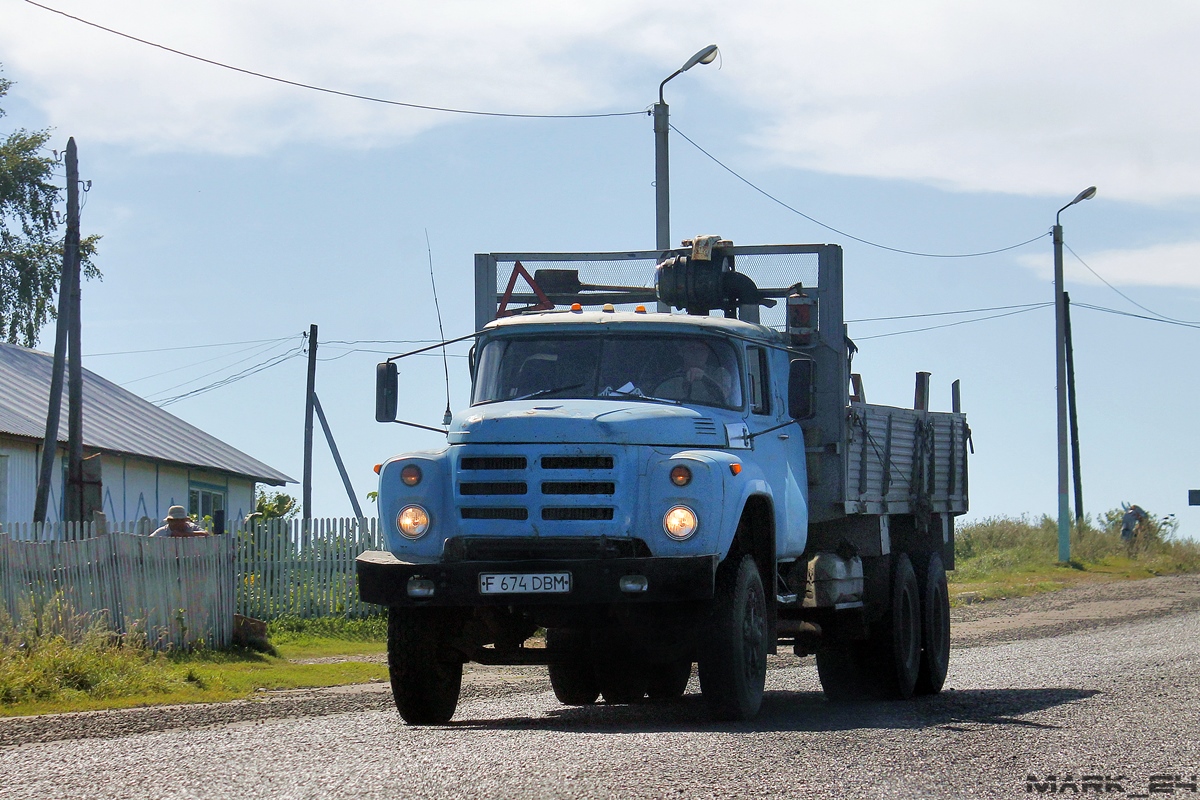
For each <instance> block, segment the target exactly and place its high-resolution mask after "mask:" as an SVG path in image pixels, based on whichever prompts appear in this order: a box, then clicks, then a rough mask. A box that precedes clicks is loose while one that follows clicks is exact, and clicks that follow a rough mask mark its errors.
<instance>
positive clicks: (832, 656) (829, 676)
mask: <svg viewBox="0 0 1200 800" xmlns="http://www.w3.org/2000/svg"><path fill="white" fill-rule="evenodd" d="M866 644H868V643H855V644H851V645H831V646H825V647H821V648H819V649H818V650H817V653H816V656H817V676H818V677H819V678H820V679H821V691H823V692H824V693H825V697H826V699H828V700H830V701H832V702H835V703H848V702H854V701H856V700H866V699H869V698H872V697H874V696H875V691H874V689H875V686H874V678H873V674H872V670H871V669H870V664H871V659H870V658H869V655H868V652H867V651H868V647H866V646H864V645H866Z"/></svg>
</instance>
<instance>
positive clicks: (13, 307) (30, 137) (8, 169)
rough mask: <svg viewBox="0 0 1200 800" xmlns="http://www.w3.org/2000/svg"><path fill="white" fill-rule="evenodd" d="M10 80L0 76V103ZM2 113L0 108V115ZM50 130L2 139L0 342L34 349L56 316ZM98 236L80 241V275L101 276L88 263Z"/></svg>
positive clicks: (58, 255) (57, 263)
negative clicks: (48, 151) (42, 333)
mask: <svg viewBox="0 0 1200 800" xmlns="http://www.w3.org/2000/svg"><path fill="white" fill-rule="evenodd" d="M11 86H12V81H9V80H6V79H5V78H2V77H0V99H2V98H3V97H4V96H5V95H6V94H7V93H8V90H9V88H10V87H11ZM3 116H4V109H3V108H0V117H3ZM49 141H50V130H49V129H45V130H40V131H27V130H25V129H24V128H19V129H17V130H15V131H13V132H11V133H9V134H8V135H7V136H6V137H4V138H3V139H0V338H2V339H4V340H5V341H8V342H12V343H14V344H21V345H24V346H26V347H33V346H34V345H35V344H36V343H37V338H38V334H39V333H40V332H41V330H42V328H43V327H44V326H45V324H46V323H47V322H48V321H49V320H51V319H53V318H55V317H56V316H57V307H56V305H55V302H54V301H55V296H56V294H57V292H58V285H59V280H60V277H61V275H62V259H63V253H62V250H63V237H62V236H60V235H59V233H58V230H59V227H60V223H59V216H58V214H57V213H56V212H57V206H58V203H59V198H60V194H61V193H62V191H63V188H62V187H60V186H56V185H55V184H54V183H53V182H52V181H53V178H54V168H55V165H56V161H55V159H54V157H53V156H52V155H49V154H47V153H46V150H45V148H46V143H47V142H49ZM98 239H99V237H98V236H88V237H86V238H84V239H83V240H82V241H81V242H80V255H81V259H82V269H83V274H84V275H85V276H86V277H88V278H99V277H100V271H99V270H98V269H97V268H96V266H95V264H94V263H92V256H93V255H94V254H95V252H96V241H97V240H98Z"/></svg>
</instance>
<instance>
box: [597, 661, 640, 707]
mask: <svg viewBox="0 0 1200 800" xmlns="http://www.w3.org/2000/svg"><path fill="white" fill-rule="evenodd" d="M596 681H597V683H598V684H599V685H600V693H601V694H602V695H604V702H606V703H608V704H609V705H628V704H630V703H640V702H641V701H642V699H643V698H644V697H645V696H646V687H647V683H648V676H647V672H646V667H645V665H643V664H636V663H629V662H624V661H607V662H603V663H600V664H597V665H596Z"/></svg>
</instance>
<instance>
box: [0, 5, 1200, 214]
mask: <svg viewBox="0 0 1200 800" xmlns="http://www.w3.org/2000/svg"><path fill="white" fill-rule="evenodd" d="M56 2H57V4H58V5H59V6H61V7H63V8H64V9H65V10H67V11H70V12H72V13H78V14H79V15H81V16H84V17H87V18H94V19H95V20H96V21H97V22H101V23H103V24H106V25H109V26H111V27H114V28H117V29H120V30H125V31H127V32H129V33H133V34H136V35H140V36H143V37H145V38H149V39H153V40H156V41H160V42H163V43H165V44H169V45H172V46H175V47H178V48H180V49H183V50H188V51H191V52H195V53H198V54H201V55H205V56H207V57H210V58H213V59H217V60H222V61H226V62H229V63H232V64H236V65H239V66H244V67H246V68H249V69H255V70H259V71H263V72H268V73H272V74H277V75H280V76H285V77H289V78H292V79H295V80H299V81H304V82H311V83H318V84H321V85H326V86H331V87H335V88H341V89H345V90H348V91H354V92H359V93H366V94H374V95H379V96H383V97H389V98H395V99H402V100H407V101H410V102H417V103H425V104H433V105H450V106H457V107H466V108H479V109H495V110H514V111H523V112H550V113H562V112H575V111H592V110H633V109H637V108H641V107H644V106H645V105H646V104H648V103H649V102H650V101H651V100H652V99H653V92H654V86H655V84H656V83H657V81H658V80H660V79H661V77H663V76H665V75H666V74H668V73H669V72H670V71H671V70H672V69H674V68H675V66H677V65H678V63H679V62H680V61H681V60H682V59H683V58H686V57H687V55H689V54H690V53H691V52H692V51H693V50H694V49H696V48H697V47H699V46H701V45H703V44H706V43H708V42H709V41H715V42H717V43H718V44H720V45H721V48H722V53H723V59H722V63H723V69H722V70H721V71H720V72H718V71H716V70H714V69H712V68H711V67H709V68H705V69H702V70H698V71H697V72H694V73H689V76H688V79H687V82H688V84H689V87H688V88H687V89H684V88H682V87H680V86H679V85H678V84H675V85H673V86H672V94H673V95H674V96H675V97H676V98H678V99H683V98H684V97H685V96H686V97H688V98H690V99H691V100H692V102H696V99H697V98H699V97H706V98H710V102H711V104H712V106H713V107H714V108H719V109H720V110H721V116H722V118H723V119H722V123H723V124H730V125H734V126H736V128H737V129H739V130H741V131H744V132H745V134H744V135H745V141H746V142H747V143H748V144H749V145H751V146H752V147H754V148H757V149H759V150H760V157H761V158H762V159H763V160H766V161H767V162H769V163H778V164H784V165H788V166H792V167H800V168H805V169H813V170H820V171H826V172H832V173H838V174H848V175H866V176H875V177H883V178H898V179H907V180H914V181H919V182H924V183H929V184H933V185H940V186H945V187H949V188H952V189H957V190H972V191H974V190H994V191H1001V192H1011V193H1018V194H1043V193H1045V194H1051V195H1055V196H1058V195H1062V194H1063V192H1064V190H1065V191H1067V192H1068V193H1069V192H1070V191H1072V190H1073V189H1074V188H1075V187H1077V186H1086V185H1091V184H1096V185H1099V186H1101V188H1102V189H1103V191H1104V193H1105V196H1107V197H1112V198H1117V199H1126V200H1135V201H1143V202H1166V201H1170V200H1173V199H1177V198H1181V197H1192V196H1195V195H1196V194H1197V192H1196V188H1195V187H1197V186H1200V149H1198V148H1196V147H1195V146H1194V142H1195V141H1197V139H1198V138H1200V105H1197V104H1196V103H1195V102H1194V98H1195V97H1196V96H1198V95H1200V85H1198V84H1200V48H1196V47H1195V45H1194V42H1195V41H1197V40H1200V5H1198V4H1196V3H1194V2H1191V1H1190V0H1159V1H1158V2H1156V3H1155V4H1154V6H1153V7H1152V9H1151V8H1148V7H1146V6H1138V5H1135V4H1133V3H1129V2H1122V1H1121V0H1065V1H1064V2H1057V3H1052V4H1047V3H1044V2H1041V1H1040V0H987V2H973V3H962V2H958V1H957V0H906V2H904V3H895V2H883V1H882V0H876V2H857V3H824V2H795V1H794V0H746V1H745V2H741V3H739V4H737V6H736V9H735V10H734V11H731V10H730V4H728V3H725V2H718V0H698V1H697V2H686V3H685V2H682V1H681V0H645V1H644V2H637V0H608V1H606V2H599V1H598V0H594V1H593V2H582V1H581V2H572V3H561V2H554V1H553V0H529V2H522V3H496V2H493V1H492V0H449V1H448V2H439V3H396V2H384V0H364V1H363V2H359V3H355V4H352V5H347V4H333V3H316V2H311V1H310V2H290V3H285V2H282V0H267V1H264V2H257V3H253V4H247V3H238V2H234V1H233V0H212V2H209V3H204V4H188V5H184V6H180V5H178V4H162V3H152V2H149V1H148V0H114V2H108V3H105V4H103V5H96V4H93V3H85V2H83V1H82V0H56ZM10 12H11V13H10ZM6 16H7V17H8V19H7V21H6V24H5V25H4V26H3V27H2V28H0V51H2V52H4V54H5V55H4V59H5V61H6V62H7V63H8V66H9V75H10V76H11V77H19V78H20V79H21V81H22V86H20V87H18V89H19V90H20V91H21V92H22V95H23V96H26V97H29V98H31V99H33V100H34V101H35V102H37V103H39V104H40V105H41V107H42V108H43V109H44V110H45V111H46V112H47V114H48V115H49V117H50V119H51V121H52V123H53V124H55V125H57V126H59V127H60V128H63V129H66V128H67V127H70V129H71V132H73V133H77V134H86V135H88V136H90V137H92V138H97V139H103V140H107V141H115V142H124V143H130V144H133V145H136V146H140V147H147V148H158V149H189V150H214V151H219V152H235V153H236V152H261V151H263V150H266V149H269V148H271V147H276V146H281V145H287V144H303V143H307V142H323V143H334V144H339V145H350V146H359V147H365V146H372V145H375V144H381V143H390V142H394V141H396V140H398V139H403V138H404V137H407V136H411V135H413V134H415V133H418V132H420V131H423V130H427V129H428V128H430V127H432V126H435V125H439V124H445V123H447V122H450V121H452V119H451V118H447V117H446V116H443V115H436V114H432V113H428V112H414V111H404V110H396V109H389V108H385V107H379V106H372V105H370V104H366V103H356V102H353V101H348V100H343V99H338V98H332V97H325V96H321V95H317V94H314V93H310V92H305V91H303V90H299V89H294V88H289V87H283V86H279V85H275V84H271V83H268V82H265V81H261V80H258V79H254V78H249V77H247V76H242V75H237V74H234V73H230V72H226V71H223V70H219V69H216V68H214V67H210V66H207V65H203V64H198V63H195V62H190V61H187V60H185V59H181V58H179V57H178V56H173V55H169V54H166V53H163V52H161V51H155V50H153V49H150V48H147V47H145V46H143V45H138V44H135V43H132V42H128V41H126V40H122V39H119V38H117V37H114V36H111V35H110V34H104V33H101V32H98V31H95V30H93V29H89V28H86V27H84V26H82V25H80V24H78V23H75V22H71V21H68V20H65V19H62V18H61V17H57V16H55V15H52V14H49V13H48V12H45V11H42V10H40V9H36V8H34V7H32V6H28V5H24V4H20V3H15V2H14V3H10V6H9V8H8V9H6ZM35 33H36V35H33V34H35ZM71 52H76V53H79V54H81V55H80V57H79V58H71V57H69V56H65V55H64V54H68V53H71ZM714 124H715V123H714Z"/></svg>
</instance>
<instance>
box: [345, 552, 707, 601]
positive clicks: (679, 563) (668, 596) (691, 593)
mask: <svg viewBox="0 0 1200 800" xmlns="http://www.w3.org/2000/svg"><path fill="white" fill-rule="evenodd" d="M717 561H718V557H717V556H715V555H706V556H681V557H678V558H665V557H646V558H607V559H597V560H577V559H554V560H545V559H543V560H526V561H457V562H451V563H436V564H413V563H410V562H407V561H401V560H400V559H398V558H396V556H394V555H392V554H391V553H389V552H386V551H379V550H370V551H367V552H365V553H363V554H361V555H360V556H359V557H358V559H357V568H358V593H359V596H360V597H361V598H362V600H363V602H367V603H378V604H379V605H384V606H468V607H469V606H579V605H587V604H639V603H666V602H677V601H703V600H711V599H712V597H713V587H714V584H715V578H716V573H717ZM560 572H569V573H571V591H570V592H567V593H561V594H536V593H528V594H526V593H522V594H481V593H480V591H479V576H480V574H481V573H501V574H537V573H560ZM627 575H640V576H643V577H644V578H645V579H646V589H645V591H640V592H626V591H622V590H621V586H620V581H621V578H622V577H624V576H627ZM410 578H418V579H424V580H429V581H433V585H434V593H433V596H432V597H419V598H414V597H409V595H408V581H409V579H410Z"/></svg>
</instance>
